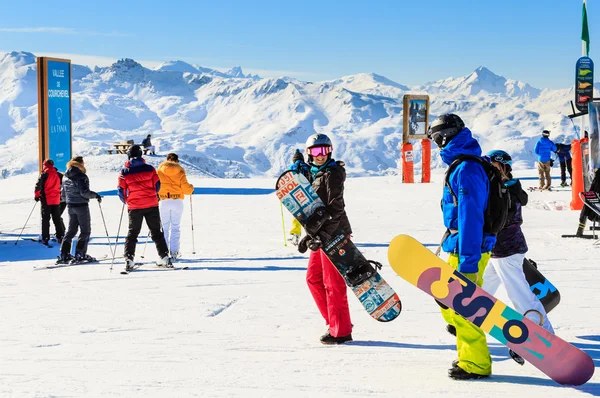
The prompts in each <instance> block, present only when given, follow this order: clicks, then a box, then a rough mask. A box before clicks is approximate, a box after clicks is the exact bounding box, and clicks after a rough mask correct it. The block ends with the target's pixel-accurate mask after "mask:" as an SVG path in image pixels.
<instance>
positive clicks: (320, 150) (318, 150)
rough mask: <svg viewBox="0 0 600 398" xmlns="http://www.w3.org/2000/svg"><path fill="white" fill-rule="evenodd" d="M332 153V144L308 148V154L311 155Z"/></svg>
mask: <svg viewBox="0 0 600 398" xmlns="http://www.w3.org/2000/svg"><path fill="white" fill-rule="evenodd" d="M330 153H331V147H330V146H314V147H312V148H308V154H309V155H310V156H326V155H329V154H330Z"/></svg>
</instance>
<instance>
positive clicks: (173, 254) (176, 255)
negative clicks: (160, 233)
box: [170, 252, 181, 261]
mask: <svg viewBox="0 0 600 398" xmlns="http://www.w3.org/2000/svg"><path fill="white" fill-rule="evenodd" d="M170 257H171V261H177V260H178V259H180V258H181V253H179V252H171V253H170Z"/></svg>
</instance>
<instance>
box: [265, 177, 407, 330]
mask: <svg viewBox="0 0 600 398" xmlns="http://www.w3.org/2000/svg"><path fill="white" fill-rule="evenodd" d="M275 189H276V194H277V198H278V199H279V200H280V201H281V203H283V205H284V206H285V208H286V209H288V210H289V212H290V213H292V215H293V216H294V217H295V218H296V219H297V220H298V221H299V222H300V224H302V226H304V225H305V224H306V220H307V219H308V217H310V215H311V214H312V213H313V212H314V211H315V210H316V209H318V208H320V207H323V206H324V205H323V202H322V201H321V199H320V198H319V196H318V195H317V193H316V192H315V191H314V189H313V188H312V186H311V184H310V182H308V180H307V179H306V177H304V176H303V175H302V174H298V173H296V172H294V171H286V172H284V173H283V174H282V175H281V176H280V177H279V178H278V179H277V183H276V184H275ZM323 251H324V252H325V255H326V256H327V257H328V258H329V259H330V260H331V262H332V263H333V265H334V266H335V268H336V269H337V270H338V271H339V273H340V274H341V275H342V277H344V280H345V281H346V284H347V285H348V286H349V287H350V288H351V289H352V292H353V293H354V294H355V295H356V297H357V298H358V300H359V301H360V302H361V304H362V305H363V307H364V308H365V310H366V311H367V312H368V313H369V315H371V317H372V318H374V319H376V320H377V321H380V322H389V321H391V320H394V319H395V318H396V317H397V316H398V315H400V311H401V310H402V304H401V302H400V299H399V298H398V295H397V294H396V293H395V292H394V289H392V287H391V286H390V285H389V284H388V283H387V282H386V281H385V280H384V279H383V278H382V277H381V275H379V273H376V274H375V275H373V276H372V277H370V278H369V279H367V280H365V281H364V282H362V283H360V284H358V285H356V286H352V285H351V284H350V283H349V282H348V279H347V277H346V274H347V271H348V270H349V269H350V267H351V266H352V265H353V264H357V263H363V262H366V261H367V260H366V259H365V257H364V256H363V255H362V253H361V252H360V251H359V250H358V248H357V247H356V246H355V245H354V243H352V241H351V240H350V238H349V237H348V236H347V235H346V234H345V233H344V231H342V230H339V231H336V233H335V234H334V235H333V237H332V238H331V240H329V241H328V242H323Z"/></svg>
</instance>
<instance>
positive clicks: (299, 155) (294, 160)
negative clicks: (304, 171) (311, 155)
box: [292, 149, 304, 163]
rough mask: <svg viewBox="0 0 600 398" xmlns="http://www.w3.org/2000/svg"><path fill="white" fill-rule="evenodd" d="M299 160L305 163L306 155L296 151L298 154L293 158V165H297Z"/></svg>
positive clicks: (295, 153)
mask: <svg viewBox="0 0 600 398" xmlns="http://www.w3.org/2000/svg"><path fill="white" fill-rule="evenodd" d="M298 160H300V161H302V162H304V155H302V153H301V152H300V150H299V149H296V152H294V156H293V157H292V163H296V162H297V161H298Z"/></svg>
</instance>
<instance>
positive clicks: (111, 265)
mask: <svg viewBox="0 0 600 398" xmlns="http://www.w3.org/2000/svg"><path fill="white" fill-rule="evenodd" d="M124 211H125V203H123V207H121V217H120V218H119V228H118V229H117V237H116V238H115V251H114V252H113V258H112V261H111V262H110V271H111V272H112V269H113V265H114V263H115V255H116V254H117V242H119V232H121V221H123V212H124Z"/></svg>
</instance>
